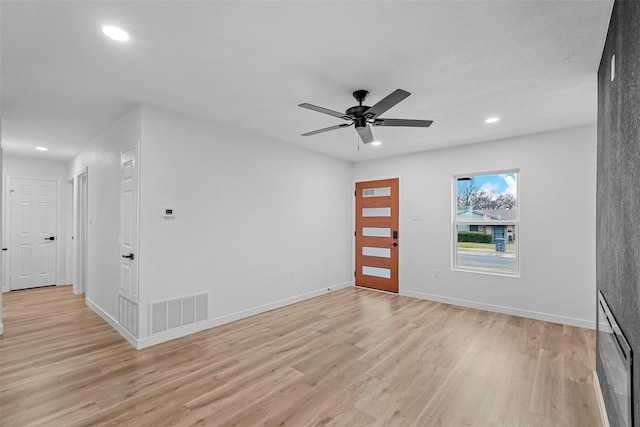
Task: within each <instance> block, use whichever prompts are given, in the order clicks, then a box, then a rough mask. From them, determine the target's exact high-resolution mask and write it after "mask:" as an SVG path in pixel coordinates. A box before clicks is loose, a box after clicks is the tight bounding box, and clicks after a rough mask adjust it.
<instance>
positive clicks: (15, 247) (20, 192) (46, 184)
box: [9, 178, 58, 290]
mask: <svg viewBox="0 0 640 427" xmlns="http://www.w3.org/2000/svg"><path fill="white" fill-rule="evenodd" d="M57 189H58V188H57V183H56V182H55V181H44V180H36V179H22V178H12V179H11V190H10V191H11V192H10V194H11V219H10V221H11V246H10V253H9V256H10V258H11V278H10V289H11V290H15V289H26V288H35V287H39V286H49V285H55V284H56V260H57V258H58V256H57V255H58V254H57V247H58V245H57V241H56V238H57V228H56V227H57V223H58V221H57V212H58V206H57V202H58V194H57V193H58V192H57Z"/></svg>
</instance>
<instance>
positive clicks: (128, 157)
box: [120, 148, 138, 303]
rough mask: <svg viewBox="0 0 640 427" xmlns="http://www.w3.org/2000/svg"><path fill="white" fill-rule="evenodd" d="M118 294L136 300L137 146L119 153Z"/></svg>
mask: <svg viewBox="0 0 640 427" xmlns="http://www.w3.org/2000/svg"><path fill="white" fill-rule="evenodd" d="M120 166H121V173H120V255H121V258H120V265H121V280H120V295H122V296H123V297H125V298H127V299H128V300H130V301H132V302H135V303H137V302H138V159H137V148H132V149H130V150H128V151H125V152H123V153H122V155H121V164H120Z"/></svg>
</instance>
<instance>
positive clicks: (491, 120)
mask: <svg viewBox="0 0 640 427" xmlns="http://www.w3.org/2000/svg"><path fill="white" fill-rule="evenodd" d="M499 121H500V117H489V118H488V119H487V120H485V121H484V122H485V123H495V122H499Z"/></svg>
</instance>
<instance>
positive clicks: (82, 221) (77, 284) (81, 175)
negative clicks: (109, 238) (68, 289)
mask: <svg viewBox="0 0 640 427" xmlns="http://www.w3.org/2000/svg"><path fill="white" fill-rule="evenodd" d="M82 179H84V184H85V185H84V187H81V186H80V181H81V180H82ZM82 190H84V192H83V194H81V191H82ZM88 218H89V169H88V168H86V167H85V168H84V169H82V170H80V171H79V172H77V173H76V174H75V175H74V177H73V225H72V227H73V231H72V233H73V237H72V239H73V240H72V241H73V248H72V251H73V262H72V271H73V273H72V274H73V293H74V294H84V293H86V292H87V287H88V283H87V282H88V280H87V279H88V273H87V270H88V262H87V260H88V258H89V251H88V243H89V239H88V233H89V221H88Z"/></svg>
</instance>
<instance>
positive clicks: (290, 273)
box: [289, 270, 296, 279]
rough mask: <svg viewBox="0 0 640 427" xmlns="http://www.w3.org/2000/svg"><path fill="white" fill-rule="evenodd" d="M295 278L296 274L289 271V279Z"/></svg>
mask: <svg viewBox="0 0 640 427" xmlns="http://www.w3.org/2000/svg"><path fill="white" fill-rule="evenodd" d="M295 278H296V272H295V271H293V270H289V279H295Z"/></svg>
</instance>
